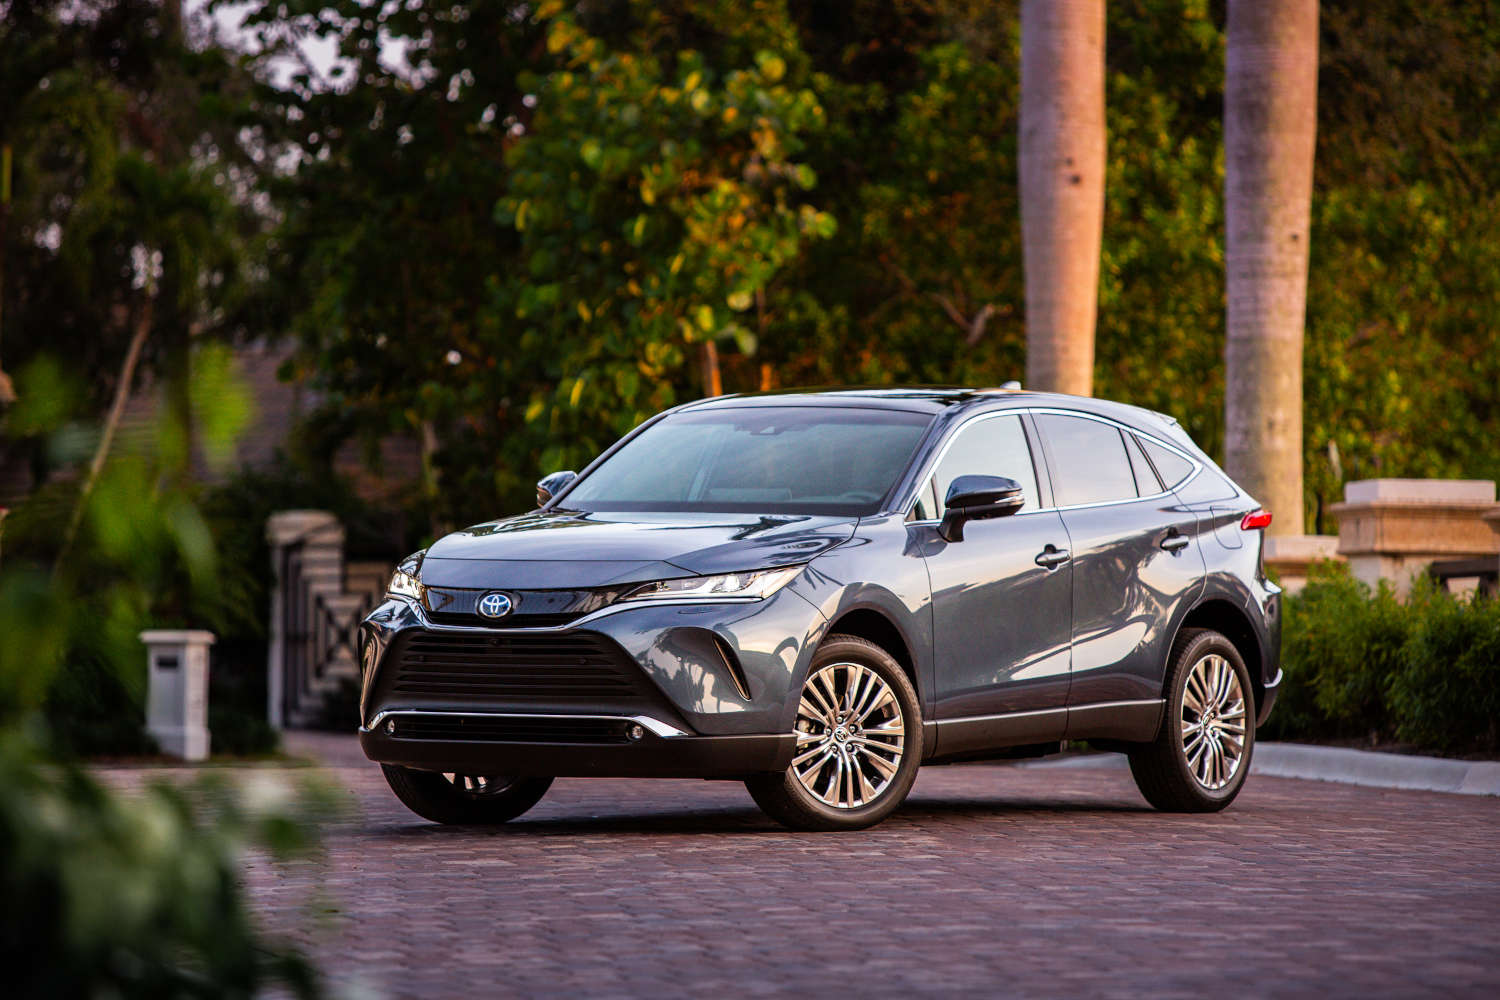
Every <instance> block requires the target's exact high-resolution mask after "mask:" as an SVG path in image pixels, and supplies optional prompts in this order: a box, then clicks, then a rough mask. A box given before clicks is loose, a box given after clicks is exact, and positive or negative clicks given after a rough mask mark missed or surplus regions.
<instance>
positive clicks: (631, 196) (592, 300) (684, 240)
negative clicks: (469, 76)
mask: <svg viewBox="0 0 1500 1000" xmlns="http://www.w3.org/2000/svg"><path fill="white" fill-rule="evenodd" d="M765 7H766V8H768V9H767V10H766V14H767V16H770V17H775V16H777V14H778V12H777V11H776V10H775V5H765ZM538 16H539V17H541V18H543V19H546V21H547V24H548V30H547V47H548V49H549V50H550V51H551V52H553V53H554V54H556V55H557V56H558V58H559V59H560V60H561V62H562V68H560V69H558V70H556V71H555V72H553V73H551V74H549V75H547V76H545V77H532V76H523V77H522V80H521V83H522V86H523V87H524V88H526V89H527V91H528V92H529V93H532V94H534V95H535V98H536V111H535V115H534V117H533V118H532V121H531V124H530V126H529V127H528V129H527V133H526V135H525V136H524V137H523V138H522V139H521V140H520V141H518V142H517V144H516V145H515V146H514V147H513V148H512V149H511V151H510V153H509V155H508V157H507V162H508V163H509V165H510V167H511V171H512V172H511V177H510V186H509V192H508V195H507V196H506V197H505V198H504V199H503V200H502V201H501V203H500V207H499V209H498V214H499V216H500V218H501V219H502V220H503V221H504V222H506V223H508V224H510V225H512V226H514V227H515V229H516V231H517V233H518V234H519V237H520V252H521V254H522V260H523V261H524V262H525V265H526V266H525V269H524V270H521V271H518V272H517V273H516V274H514V275H512V276H511V280H509V281H507V282H505V284H504V285H503V286H502V287H501V289H500V296H499V299H500V302H501V308H502V309H503V310H505V311H506V312H509V313H511V315H512V316H513V317H514V318H513V320H511V322H512V323H513V325H515V326H516V327H517V328H518V329H517V330H516V342H515V346H516V347H517V348H518V349H519V351H520V353H521V354H522V355H523V356H525V357H527V358H531V359H535V362H534V363H536V364H539V365H542V366H545V367H544V370H545V371H546V372H547V373H548V375H549V376H551V378H549V379H548V380H547V382H548V383H550V385H549V386H547V387H546V388H541V387H539V388H538V389H535V390H533V391H532V393H531V397H530V402H529V403H528V406H527V409H526V420H527V422H528V424H530V425H532V426H533V427H535V428H537V429H538V430H539V431H541V432H543V433H544V434H545V436H546V440H548V441H551V442H552V445H551V446H550V447H549V448H548V449H547V450H546V451H544V452H543V455H542V464H543V466H546V467H552V466H558V467H565V466H577V465H580V464H582V463H584V462H587V461H588V460H589V459H590V458H592V457H593V456H594V455H595V454H597V453H598V452H599V451H600V450H602V449H603V448H604V447H605V446H606V445H608V444H609V443H610V442H611V441H612V440H613V439H614V438H616V437H618V436H619V435H621V434H622V433H624V432H625V431H627V430H629V429H630V428H631V427H633V426H634V425H635V424H637V423H639V422H640V421H641V420H643V419H645V418H646V417H647V416H649V415H650V414H652V413H653V412H655V411H657V410H660V409H663V408H665V407H667V406H670V405H672V404H673V403H675V402H677V401H678V398H679V395H678V394H679V392H680V390H681V388H682V381H683V379H682V372H683V369H684V368H685V367H686V364H687V361H688V359H689V358H690V357H691V356H692V355H691V353H690V347H691V345H694V344H698V343H701V342H703V341H706V340H715V341H717V340H727V341H732V342H733V343H735V344H736V345H737V346H738V347H739V350H740V351H741V352H742V353H744V354H746V355H750V354H754V353H755V350H756V347H757V330H758V328H759V323H758V322H757V320H756V318H755V314H754V312H753V311H752V310H753V307H754V304H755V302H756V300H757V298H758V297H760V296H761V295H762V293H763V292H764V290H765V288H766V286H767V285H768V284H769V283H770V282H771V281H772V280H773V279H774V277H775V276H776V274H777V272H778V271H779V270H780V269H781V268H782V267H783V266H784V265H785V264H786V263H787V262H788V261H790V260H792V259H794V258H795V257H796V256H797V254H798V253H799V251H800V249H801V247H802V246H803V245H804V244H805V243H806V242H808V241H811V240H815V239H820V238H826V237H827V236H829V235H831V234H832V233H833V231H834V229H835V226H834V222H833V218H832V217H831V216H829V215H828V214H827V213H825V212H820V211H818V210H817V209H816V208H815V207H813V206H812V205H811V204H809V203H807V202H806V201H804V200H803V192H805V191H807V190H808V189H810V188H812V187H813V186H814V185H815V184H816V175H815V173H814V172H813V170H812V169H811V168H810V167H808V166H807V164H806V163H804V162H800V161H799V160H798V159H797V153H798V151H799V149H800V147H801V145H802V137H803V136H804V135H805V134H807V133H809V132H812V131H815V130H817V129H818V128H819V127H820V126H821V124H822V119H823V109H822V108H821V107H820V106H819V105H818V102H817V100H816V98H815V97H814V96H813V94H812V92H811V91H810V90H807V89H805V88H796V87H792V86H788V85H787V84H786V82H785V76H786V61H785V59H783V58H782V57H781V56H780V55H778V54H776V53H774V52H771V51H768V50H762V51H759V52H757V53H756V54H755V56H754V62H753V64H750V65H746V66H740V67H735V68H733V69H729V70H728V71H727V72H725V71H723V70H715V69H714V68H713V67H711V66H709V65H708V63H707V61H706V59H705V58H704V56H703V55H702V54H701V53H699V52H696V51H692V50H682V51H678V52H675V53H673V54H672V55H671V57H670V58H666V57H664V56H658V55H656V54H655V53H653V52H651V51H650V50H649V49H646V47H645V46H644V45H643V44H642V43H641V40H640V39H639V38H635V39H633V41H634V42H635V44H629V45H622V46H620V47H616V46H613V45H611V44H609V43H607V42H606V41H604V40H603V39H601V38H598V37H596V36H593V35H591V34H589V33H588V32H587V31H586V30H585V29H584V28H582V27H581V26H580V25H579V24H578V23H577V22H576V20H575V19H574V18H573V17H572V16H570V15H568V14H566V13H564V8H563V5H562V4H543V5H541V7H540V8H539V10H538ZM783 16H784V15H783ZM643 50H644V51H643ZM502 317H503V318H504V319H507V320H509V319H510V317H507V316H504V314H503V313H502ZM601 417H602V418H603V419H602V420H601V419H600V418H601Z"/></svg>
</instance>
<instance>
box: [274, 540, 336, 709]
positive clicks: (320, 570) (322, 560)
mask: <svg viewBox="0 0 1500 1000" xmlns="http://www.w3.org/2000/svg"><path fill="white" fill-rule="evenodd" d="M266 540H267V541H268V542H270V543H271V573H272V579H273V580H274V581H275V582H274V586H273V587H272V591H271V628H270V632H271V636H270V644H269V646H268V648H267V652H266V718H267V719H268V720H269V721H270V723H271V725H272V726H274V727H276V728H277V729H282V728H284V727H285V726H286V725H287V724H288V723H291V722H293V721H294V720H293V719H291V718H289V715H290V714H291V713H290V712H289V710H288V706H289V705H290V706H292V708H295V705H296V704H297V703H298V702H299V701H300V700H301V696H302V694H303V692H302V690H301V688H302V687H303V686H304V685H305V682H306V681H307V678H306V677H303V676H301V675H300V674H297V675H296V676H290V675H289V670H293V671H295V670H296V669H297V668H298V667H299V666H305V664H300V663H299V652H298V651H295V650H294V651H291V655H289V651H288V648H287V642H288V639H289V638H290V637H291V636H290V634H291V633H292V632H294V631H311V630H312V629H313V627H314V625H315V623H314V622H313V621H312V617H311V616H312V610H313V609H312V607H311V604H312V598H313V597H314V596H315V595H318V594H324V595H327V596H332V595H335V594H338V593H341V592H342V590H343V575H344V526H343V525H342V524H340V523H339V521H338V518H336V517H334V516H333V515H332V514H330V513H329V512H328V511H326V510H284V511H279V512H277V513H275V514H272V515H271V516H270V518H269V519H267V521H266ZM292 550H296V556H295V558H296V564H295V567H291V566H290V562H291V553H292ZM293 569H294V572H292V573H291V575H292V577H293V578H291V579H288V578H287V576H288V573H289V570H293ZM293 591H295V592H293ZM304 658H305V657H304Z"/></svg>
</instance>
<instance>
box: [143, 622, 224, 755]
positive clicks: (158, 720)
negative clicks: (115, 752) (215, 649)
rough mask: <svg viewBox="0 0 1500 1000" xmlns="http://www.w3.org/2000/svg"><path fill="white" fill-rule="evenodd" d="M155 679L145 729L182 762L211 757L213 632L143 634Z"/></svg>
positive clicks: (148, 632)
mask: <svg viewBox="0 0 1500 1000" xmlns="http://www.w3.org/2000/svg"><path fill="white" fill-rule="evenodd" d="M141 642H144V643H145V644H146V663H147V669H148V671H149V677H150V687H149V689H148V690H149V695H148V698H147V702H146V728H147V729H148V730H150V732H151V735H152V736H154V737H156V742H157V743H158V744H159V745H160V746H161V749H162V752H163V753H166V754H169V755H171V756H173V757H181V758H182V759H183V760H205V759H207V757H208V647H209V646H212V645H213V643H214V634H213V633H212V632H202V631H175V630H151V631H147V632H142V633H141Z"/></svg>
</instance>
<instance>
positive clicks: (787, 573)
mask: <svg viewBox="0 0 1500 1000" xmlns="http://www.w3.org/2000/svg"><path fill="white" fill-rule="evenodd" d="M801 572H802V567H801V566H780V567H777V568H776V569H760V570H753V571H751V572H747V573H720V574H719V575H717V576H689V577H684V578H682V579H680V580H658V581H656V582H655V583H646V584H642V585H641V586H639V587H637V588H636V589H634V590H632V591H628V592H627V593H626V594H625V596H624V597H622V598H620V600H622V601H682V600H694V599H700V598H707V599H710V600H712V599H714V598H724V599H728V600H745V601H758V600H762V599H764V598H767V597H770V596H771V595H772V594H774V593H776V591H778V590H780V589H781V588H782V587H785V586H786V585H787V584H789V583H791V582H792V580H793V579H794V578H795V577H796V576H797V574H798V573H801Z"/></svg>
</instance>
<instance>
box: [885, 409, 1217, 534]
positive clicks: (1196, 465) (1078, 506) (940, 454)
mask: <svg viewBox="0 0 1500 1000" xmlns="http://www.w3.org/2000/svg"><path fill="white" fill-rule="evenodd" d="M1023 413H1028V414H1037V413H1046V414H1056V415H1057V416H1063V417H1081V418H1083V419H1084V420H1094V421H1097V422H1098V423H1101V424H1108V425H1109V426H1111V427H1113V428H1115V429H1116V430H1119V431H1128V432H1129V433H1131V434H1134V435H1135V436H1136V437H1138V438H1142V439H1144V440H1146V441H1150V442H1151V443H1152V444H1157V445H1160V446H1161V447H1163V448H1165V449H1167V450H1168V451H1170V452H1172V453H1173V454H1174V455H1177V456H1178V457H1179V458H1182V459H1183V460H1185V461H1187V462H1188V463H1189V464H1191V465H1192V467H1193V471H1192V472H1190V473H1188V474H1187V476H1185V477H1184V478H1183V479H1181V480H1180V481H1179V482H1177V483H1176V485H1174V486H1172V487H1169V488H1167V489H1164V490H1162V491H1161V492H1159V493H1152V494H1151V495H1150V496H1144V497H1125V498H1123V499H1120V500H1097V501H1095V502H1093V503H1075V504H1067V505H1063V506H1056V505H1054V506H1052V507H1038V508H1036V509H1035V510H1020V511H1017V512H1016V513H1014V514H1012V515H1011V517H1025V516H1027V515H1028V514H1050V513H1057V512H1065V511H1070V510H1089V509H1092V508H1094V507H1118V506H1119V505H1121V504H1127V503H1140V502H1141V501H1142V500H1159V499H1161V498H1162V497H1167V496H1171V495H1172V494H1173V493H1174V492H1176V490H1177V489H1178V488H1180V487H1183V486H1186V485H1187V484H1188V483H1190V482H1192V481H1193V480H1194V479H1196V478H1198V474H1199V473H1200V472H1202V471H1203V468H1204V466H1203V463H1202V462H1200V461H1198V459H1196V458H1194V457H1193V456H1192V455H1189V454H1188V453H1187V452H1185V451H1183V450H1182V449H1181V448H1180V447H1178V446H1177V445H1175V444H1172V443H1171V442H1169V441H1163V440H1162V439H1161V438H1159V437H1157V436H1156V435H1154V434H1150V433H1147V432H1146V431H1143V430H1140V429H1139V428H1136V427H1132V426H1130V425H1129V424H1125V423H1121V422H1120V421H1118V420H1115V419H1114V418H1113V417H1106V416H1102V415H1100V414H1097V413H1087V412H1085V411H1083V410H1068V409H1064V408H1063V407H1060V406H1018V407H1015V408H1014V409H1006V410H989V411H986V412H984V413H976V414H975V415H974V416H972V417H968V418H966V419H965V420H963V421H962V422H961V423H959V425H958V426H957V427H955V428H953V430H952V431H951V432H950V433H949V435H948V438H947V440H945V441H944V442H943V446H942V448H940V449H939V450H938V451H937V453H936V454H935V455H934V456H933V457H932V459H930V460H929V461H928V462H927V463H926V465H925V466H924V467H923V469H922V474H921V475H920V476H918V477H917V480H916V487H915V488H914V489H913V490H912V492H911V494H910V495H909V496H908V497H907V498H906V499H905V501H903V502H902V503H901V504H900V505H898V506H897V507H896V510H897V511H898V512H900V514H901V516H902V517H903V519H905V518H909V517H911V512H912V508H913V507H915V506H916V503H917V498H918V497H919V496H920V495H921V493H922V488H923V486H925V485H926V483H927V481H928V480H929V479H931V478H932V476H933V475H935V474H936V473H937V467H938V465H939V464H940V463H941V462H942V461H943V459H944V458H946V457H947V455H948V449H949V448H951V447H952V446H953V442H954V440H955V439H956V438H957V437H958V435H960V434H962V433H963V432H964V430H965V429H966V428H968V427H969V425H971V424H977V423H979V422H980V421H982V420H993V419H995V418H996V417H1010V416H1020V415H1021V414H1023ZM1037 433H1038V434H1041V433H1042V430H1041V428H1040V427H1038V428H1037ZM1122 447H1123V444H1122ZM1149 458H1150V456H1147V459H1148V460H1149ZM1035 461H1036V459H1035V456H1033V457H1032V462H1033V464H1035ZM1153 464H1154V463H1153ZM1032 471H1033V473H1035V471H1036V470H1035V469H1033V470H1032ZM1051 479H1052V477H1051V476H1050V475H1049V476H1048V480H1049V482H1050V481H1051ZM1053 489H1054V491H1055V490H1056V486H1055V485H1054V487H1053ZM906 523H907V524H941V523H942V518H923V519H921V520H908V521H906Z"/></svg>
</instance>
